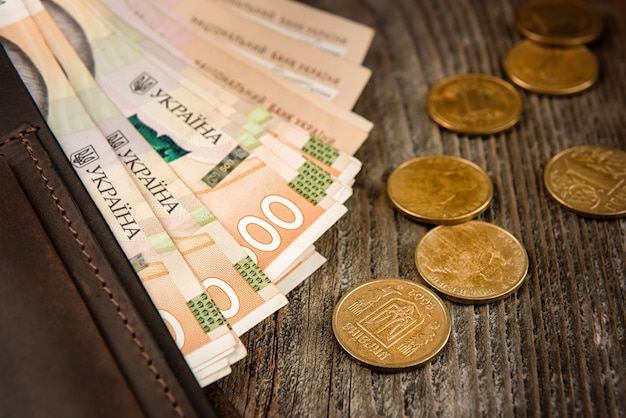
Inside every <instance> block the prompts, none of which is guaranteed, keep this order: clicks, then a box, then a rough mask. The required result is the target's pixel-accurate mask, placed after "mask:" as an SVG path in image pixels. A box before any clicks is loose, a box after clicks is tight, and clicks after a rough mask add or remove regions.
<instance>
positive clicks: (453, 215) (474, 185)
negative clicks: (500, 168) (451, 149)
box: [387, 155, 493, 224]
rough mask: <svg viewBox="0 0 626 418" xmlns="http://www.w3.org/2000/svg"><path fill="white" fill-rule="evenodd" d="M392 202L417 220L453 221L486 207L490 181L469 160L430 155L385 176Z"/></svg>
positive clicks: (460, 219)
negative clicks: (387, 176) (387, 177)
mask: <svg viewBox="0 0 626 418" xmlns="http://www.w3.org/2000/svg"><path fill="white" fill-rule="evenodd" d="M387 194H388V196H389V199H390V200H391V203H392V204H393V205H394V206H395V207H396V208H397V209H398V210H399V211H400V212H402V213H404V214H405V215H407V216H409V217H410V218H413V219H415V220H417V221H420V222H426V223H432V224H456V223H460V222H465V221H468V220H470V219H472V218H474V217H476V216H478V215H480V214H481V213H482V212H484V211H485V209H487V207H488V206H489V203H491V198H492V196H493V183H492V182H491V179H490V178H489V176H488V175H487V173H485V171H484V170H483V169H481V168H480V167H478V166H477V165H476V164H474V163H472V162H471V161H468V160H465V159H463V158H459V157H453V156H450V155H429V156H425V157H419V158H415V159H412V160H409V161H407V162H405V163H404V164H402V165H400V166H399V167H398V168H396V169H395V170H394V171H393V172H392V173H391V175H390V176H389V179H388V180H387Z"/></svg>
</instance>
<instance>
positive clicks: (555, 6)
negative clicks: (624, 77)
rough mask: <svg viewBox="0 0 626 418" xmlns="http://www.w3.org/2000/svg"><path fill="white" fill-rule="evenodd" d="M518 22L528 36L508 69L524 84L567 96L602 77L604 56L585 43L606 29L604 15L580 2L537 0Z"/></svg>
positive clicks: (521, 12) (520, 13) (515, 50)
mask: <svg viewBox="0 0 626 418" xmlns="http://www.w3.org/2000/svg"><path fill="white" fill-rule="evenodd" d="M515 20H516V22H517V27H518V29H519V31H520V32H521V33H522V35H524V36H525V37H526V38H527V39H525V40H523V41H521V42H519V43H518V44H516V45H515V46H514V47H513V48H511V50H510V51H509V52H508V53H507V55H506V57H505V58H504V63H503V64H504V71H505V72H506V74H507V76H508V77H509V78H510V79H511V80H512V81H513V83H515V84H517V85H518V86H520V87H522V88H524V89H527V90H530V91H533V92H535V93H541V94H553V95H566V94H573V93H578V92H580V91H582V90H585V89H587V88H589V87H590V86H591V85H593V83H594V82H595V81H596V79H597V78H598V59H597V58H596V56H595V55H594V54H593V52H591V51H590V50H589V49H588V48H587V47H586V46H585V44H586V43H588V42H591V41H593V40H595V39H596V38H597V37H598V36H599V35H600V33H601V32H602V26H603V25H602V16H601V14H600V12H599V11H598V10H597V9H596V8H594V7H593V6H591V5H590V4H588V3H585V2H583V1H580V0H569V1H564V0H533V1H530V2H528V3H526V4H525V5H524V6H522V7H521V8H520V9H518V11H517V13H516V15H515Z"/></svg>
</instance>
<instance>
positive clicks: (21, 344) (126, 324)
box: [0, 51, 216, 417]
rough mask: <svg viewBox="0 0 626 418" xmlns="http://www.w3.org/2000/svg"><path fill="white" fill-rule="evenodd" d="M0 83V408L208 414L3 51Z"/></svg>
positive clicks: (10, 411)
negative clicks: (0, 394)
mask: <svg viewBox="0 0 626 418" xmlns="http://www.w3.org/2000/svg"><path fill="white" fill-rule="evenodd" d="M0 52H1V51H0ZM0 80H2V83H0V97H2V98H3V101H2V102H0V158H1V159H2V169H1V173H2V184H1V185H0V191H1V193H2V195H1V196H2V198H1V199H0V206H1V211H0V223H1V226H0V262H1V264H2V265H1V266H0V341H2V344H0V375H1V376H2V377H0V392H1V393H2V396H0V416H1V417H4V416H7V417H8V416H11V417H14V416H20V417H24V416H63V417H67V416H124V417H132V416H141V415H146V416H150V417H180V416H185V417H192V416H202V417H211V416H215V415H216V414H215V411H214V410H213V408H212V406H211V405H210V403H209V402H208V400H207V398H206V397H205V396H204V394H203V393H202V391H201V388H200V387H199V386H198V384H197V382H196V380H195V378H194V377H193V375H192V374H191V371H190V370H189V368H188V367H187V365H186V363H185V362H184V359H183V358H182V355H181V354H180V351H179V350H178V348H177V347H176V345H175V344H174V342H173V340H172V338H171V337H170V335H169V333H168V332H167V329H166V328H165V325H164V324H163V322H162V320H161V319H160V317H159V315H158V313H157V312H156V309H155V308H154V305H153V304H152V302H151V301H150V299H149V297H148V295H147V294H146V292H145V290H144V289H143V287H142V286H141V283H140V282H139V280H138V279H137V277H136V275H135V273H134V271H133V270H132V268H131V267H130V265H129V263H128V261H127V260H126V258H125V256H124V254H123V253H122V251H121V250H120V248H119V246H118V245H117V243H116V242H115V240H114V238H113V236H112V235H111V233H110V231H109V229H108V227H107V226H106V224H105V223H104V221H103V219H102V218H101V216H100V214H99V212H98V210H97V208H96V207H95V206H94V204H93V202H92V201H91V199H90V198H89V196H88V194H87V193H86V191H85V190H84V188H83V187H82V184H81V183H80V181H79V180H78V178H77V177H76V175H75V174H74V172H73V170H72V168H71V166H70V165H69V163H68V162H67V160H66V158H65V156H64V154H63V152H62V150H61V149H60V148H59V146H58V143H57V142H56V140H55V139H54V136H53V135H52V134H51V133H50V131H49V130H48V128H47V126H46V124H45V122H44V121H43V120H42V118H41V116H40V114H39V112H38V111H37V109H36V108H35V106H34V104H33V102H32V101H31V99H30V97H29V95H28V94H27V92H26V90H25V88H24V86H23V84H22V83H21V81H20V80H19V78H17V75H16V74H15V72H14V71H13V69H12V66H11V65H10V63H9V61H8V60H7V58H6V56H5V55H4V54H0ZM5 342H6V343H5Z"/></svg>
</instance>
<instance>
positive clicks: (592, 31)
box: [515, 0, 602, 46]
mask: <svg viewBox="0 0 626 418" xmlns="http://www.w3.org/2000/svg"><path fill="white" fill-rule="evenodd" d="M515 20H516V22H517V27H518V28H519V30H520V32H521V33H522V35H524V36H526V37H527V38H528V39H532V40H533V41H537V42H541V43H545V44H550V45H561V46H563V45H582V44H584V43H587V42H591V41H593V40H594V39H596V38H597V37H598V36H599V35H600V32H602V16H601V14H600V12H599V11H598V10H597V9H596V8H595V7H593V6H591V5H590V4H588V3H585V2H582V1H573V0H568V1H563V0H536V1H531V2H528V3H526V4H525V5H523V6H522V7H520V8H519V9H518V11H517V13H516V14H515Z"/></svg>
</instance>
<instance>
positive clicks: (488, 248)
mask: <svg viewBox="0 0 626 418" xmlns="http://www.w3.org/2000/svg"><path fill="white" fill-rule="evenodd" d="M387 194H388V196H389V199H390V201H391V203H392V204H393V205H394V206H395V207H396V209H398V210H399V211H400V212H401V213H402V214H403V215H405V216H408V217H409V218H411V219H413V220H416V221H419V222H424V223H429V224H436V225H439V226H437V227H436V228H434V229H432V230H431V231H429V232H428V233H427V234H426V235H425V236H424V237H423V239H422V240H421V241H420V242H419V243H418V245H417V248H416V250H415V264H416V266H417V270H418V272H419V274H420V275H421V276H422V278H423V279H424V281H425V282H426V283H427V284H428V285H430V287H431V288H432V289H434V291H433V290H432V289H431V288H429V287H427V286H424V285H421V284H419V283H417V282H416V281H414V280H406V279H399V278H383V279H376V280H370V281H367V282H365V283H362V284H360V285H357V286H355V287H354V288H352V289H350V290H349V291H348V292H347V293H346V294H344V295H343V296H342V298H341V299H340V300H339V302H338V303H337V305H336V306H335V309H334V312H333V321H332V322H333V332H334V334H335V337H336V339H337V341H338V343H339V345H340V346H341V347H342V348H343V349H344V350H345V351H346V352H347V353H348V355H349V356H350V357H351V358H352V359H354V360H355V361H357V362H358V363H360V364H362V365H365V366H368V367H370V368H373V369H375V370H377V371H382V372H395V371H402V370H409V369H411V368H414V367H417V366H419V365H421V364H423V363H425V362H427V361H430V360H431V359H433V358H434V357H435V356H437V355H438V354H439V353H440V352H441V351H442V350H443V348H444V347H445V345H446V343H447V341H448V339H449V336H450V332H451V327H452V324H451V319H450V313H449V311H448V308H447V306H446V305H445V303H444V302H443V301H442V300H441V298H440V297H439V296H438V295H437V293H439V294H440V295H442V296H444V297H445V298H447V299H449V300H451V301H453V302H459V303H465V304H472V303H489V302H494V301H497V300H501V299H503V298H505V297H506V296H508V295H510V294H511V293H513V292H515V291H516V290H517V289H518V288H519V287H520V286H521V285H522V284H523V282H524V279H525V277H526V272H527V270H528V257H527V255H526V251H525V250H524V248H523V247H522V245H521V244H520V243H519V241H517V240H516V239H515V237H513V236H512V235H511V234H510V233H508V232H507V231H505V230H503V229H502V228H500V227H497V226H495V225H492V224H489V223H487V222H482V221H476V220H472V219H474V218H475V217H477V216H478V215H480V214H481V213H482V212H484V211H485V210H486V209H487V208H488V207H489V204H490V203H491V199H492V197H493V183H492V182H491V179H490V178H489V176H488V175H487V173H486V172H485V171H484V170H482V169H481V168H480V167H478V166H477V165H476V164H474V163H472V162H471V161H468V160H465V159H463V158H459V157H453V156H447V155H430V156H425V157H419V158H415V159H412V160H410V161H407V162H406V163H404V164H402V165H400V166H399V167H398V168H396V169H395V170H394V171H393V173H392V174H391V175H390V176H389V179H388V181H387ZM435 292H437V293H435Z"/></svg>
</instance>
